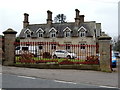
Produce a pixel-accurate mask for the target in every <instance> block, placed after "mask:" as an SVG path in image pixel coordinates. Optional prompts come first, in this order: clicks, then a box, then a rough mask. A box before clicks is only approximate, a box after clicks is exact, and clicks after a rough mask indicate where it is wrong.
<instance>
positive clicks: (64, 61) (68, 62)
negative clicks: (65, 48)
mask: <svg viewBox="0 0 120 90" xmlns="http://www.w3.org/2000/svg"><path fill="white" fill-rule="evenodd" d="M59 64H74V62H72V61H68V60H63V61H62V62H60V63H59Z"/></svg>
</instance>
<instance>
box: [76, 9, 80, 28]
mask: <svg viewBox="0 0 120 90" xmlns="http://www.w3.org/2000/svg"><path fill="white" fill-rule="evenodd" d="M75 11H76V17H75V25H76V26H78V25H79V24H80V17H79V13H80V11H79V10H78V9H75Z"/></svg>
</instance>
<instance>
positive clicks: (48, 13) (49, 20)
mask: <svg viewBox="0 0 120 90" xmlns="http://www.w3.org/2000/svg"><path fill="white" fill-rule="evenodd" d="M47 24H49V25H51V24H52V12H51V11H49V10H48V11H47Z"/></svg>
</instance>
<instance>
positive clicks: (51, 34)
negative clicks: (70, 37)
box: [49, 27, 57, 38]
mask: <svg viewBox="0 0 120 90" xmlns="http://www.w3.org/2000/svg"><path fill="white" fill-rule="evenodd" d="M56 32H57V30H56V29H55V28H54V27H52V28H51V29H50V30H49V33H50V37H51V38H55V37H56Z"/></svg>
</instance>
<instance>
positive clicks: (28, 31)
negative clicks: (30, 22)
mask: <svg viewBox="0 0 120 90" xmlns="http://www.w3.org/2000/svg"><path fill="white" fill-rule="evenodd" d="M24 33H25V34H26V38H29V37H31V30H30V29H28V28H27V29H26V30H25V31H24ZM28 35H29V37H28Z"/></svg>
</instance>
